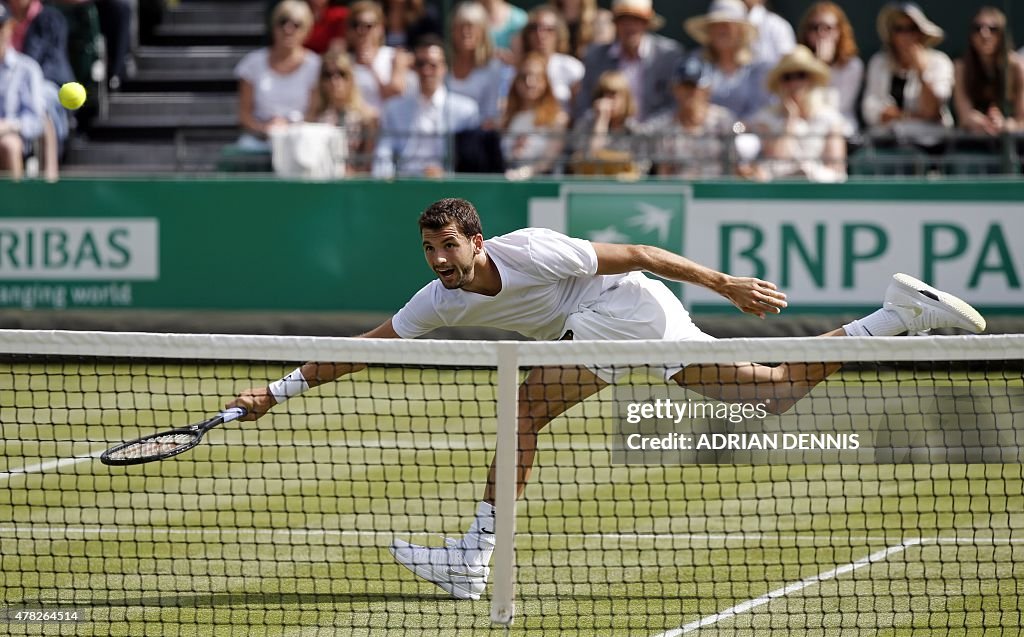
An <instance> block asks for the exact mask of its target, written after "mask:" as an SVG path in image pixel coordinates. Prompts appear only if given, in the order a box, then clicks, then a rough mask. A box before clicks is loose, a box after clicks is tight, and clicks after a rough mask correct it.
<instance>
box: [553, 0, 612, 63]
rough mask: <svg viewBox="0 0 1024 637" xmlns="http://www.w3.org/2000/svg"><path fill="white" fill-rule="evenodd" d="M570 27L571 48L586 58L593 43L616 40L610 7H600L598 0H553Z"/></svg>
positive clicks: (576, 53)
mask: <svg viewBox="0 0 1024 637" xmlns="http://www.w3.org/2000/svg"><path fill="white" fill-rule="evenodd" d="M551 7H553V8H554V9H555V10H556V11H558V13H559V15H561V16H562V20H564V21H565V25H566V27H567V28H568V29H569V50H568V51H566V52H567V53H570V54H571V55H573V56H575V57H576V58H577V59H580V60H582V59H584V58H585V57H586V56H587V50H588V49H590V45H591V44H611V43H612V41H614V40H615V21H614V20H613V19H612V12H611V11H609V10H608V9H599V8H598V6H597V0H551Z"/></svg>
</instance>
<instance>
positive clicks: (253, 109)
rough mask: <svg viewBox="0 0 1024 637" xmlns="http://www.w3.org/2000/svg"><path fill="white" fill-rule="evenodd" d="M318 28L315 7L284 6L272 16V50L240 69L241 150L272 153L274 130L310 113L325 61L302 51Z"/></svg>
mask: <svg viewBox="0 0 1024 637" xmlns="http://www.w3.org/2000/svg"><path fill="white" fill-rule="evenodd" d="M312 24H313V13H312V11H310V9H309V5H307V4H306V3H305V2H303V1H302V0H282V2H280V3H279V4H278V5H277V6H276V7H274V11H273V13H272V14H271V41H272V44H271V45H270V46H269V47H264V48H261V49H257V50H255V51H252V52H250V53H248V54H247V55H246V56H245V57H244V58H242V60H241V61H240V62H239V63H238V66H236V67H235V77H237V78H238V117H239V120H240V121H241V124H242V130H243V134H242V137H241V138H239V140H238V145H239V146H240V147H241V148H243V149H245V150H253V151H261V150H266V151H269V150H270V146H269V144H268V143H267V135H268V133H269V132H270V129H272V128H274V127H275V126H282V125H286V124H288V123H289V122H300V121H302V119H303V117H304V116H305V114H306V111H308V110H309V96H310V93H311V92H312V90H313V87H314V86H316V82H317V77H318V75H319V73H320V58H318V57H317V56H316V54H314V53H313V52H312V51H310V50H309V49H306V48H305V47H303V46H302V43H303V41H305V39H306V34H307V33H309V29H310V27H311V26H312Z"/></svg>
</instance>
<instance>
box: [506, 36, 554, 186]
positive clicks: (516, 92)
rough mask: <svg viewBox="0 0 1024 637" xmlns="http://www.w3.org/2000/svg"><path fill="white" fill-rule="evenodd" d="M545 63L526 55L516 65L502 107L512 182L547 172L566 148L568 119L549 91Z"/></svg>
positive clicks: (550, 89) (534, 55) (507, 160)
mask: <svg viewBox="0 0 1024 637" xmlns="http://www.w3.org/2000/svg"><path fill="white" fill-rule="evenodd" d="M546 66H547V62H546V60H545V59H544V56H543V55H541V54H539V53H527V54H526V56H525V57H524V58H523V61H522V62H520V64H519V69H518V70H517V72H516V76H515V80H513V82H512V89H511V90H510V91H509V94H508V102H507V104H506V106H505V117H504V118H503V120H502V128H503V129H504V131H505V134H504V136H503V138H502V143H501V148H502V151H503V153H504V155H505V163H506V165H507V166H508V170H507V171H506V173H505V175H506V177H508V178H509V179H512V180H520V179H529V178H530V177H532V176H534V175H538V174H542V173H547V172H550V171H551V169H552V167H553V166H554V164H555V162H556V161H557V160H558V158H559V156H560V155H561V154H562V149H563V148H564V147H565V130H566V127H567V126H568V125H569V116H568V115H567V114H566V112H565V109H564V108H562V105H561V104H560V103H559V101H558V99H557V98H556V97H555V94H554V92H553V91H552V87H551V82H550V81H549V79H548V74H547V70H546Z"/></svg>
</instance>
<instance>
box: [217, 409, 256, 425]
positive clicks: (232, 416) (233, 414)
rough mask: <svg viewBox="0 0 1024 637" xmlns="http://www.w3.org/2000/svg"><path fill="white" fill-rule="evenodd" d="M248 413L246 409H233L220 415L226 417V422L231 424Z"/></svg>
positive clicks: (226, 410)
mask: <svg viewBox="0 0 1024 637" xmlns="http://www.w3.org/2000/svg"><path fill="white" fill-rule="evenodd" d="M247 413H249V411H248V410H247V409H246V408H245V407H232V408H231V409H225V410H224V411H222V412H220V415H221V416H223V417H224V422H231V421H232V420H238V419H239V418H241V417H242V416H244V415H246V414H247Z"/></svg>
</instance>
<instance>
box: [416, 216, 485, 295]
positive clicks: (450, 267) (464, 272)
mask: <svg viewBox="0 0 1024 637" xmlns="http://www.w3.org/2000/svg"><path fill="white" fill-rule="evenodd" d="M422 236H423V255H424V256H425V257H426V259H427V265H429V266H430V268H431V269H432V270H433V271H434V272H435V273H437V278H439V279H441V285H443V286H444V287H446V288H448V289H449V290H455V289H458V288H461V287H465V286H466V285H469V284H470V283H472V282H473V259H474V258H475V257H476V255H477V254H478V253H479V251H480V243H481V239H482V237H480V235H477V236H476V237H473V238H470V237H467V236H465V235H463V234H462V233H461V232H459V231H458V229H457V228H456V227H455V224H448V225H447V226H445V227H443V228H441V229H440V230H429V229H425V230H423V233H422Z"/></svg>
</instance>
